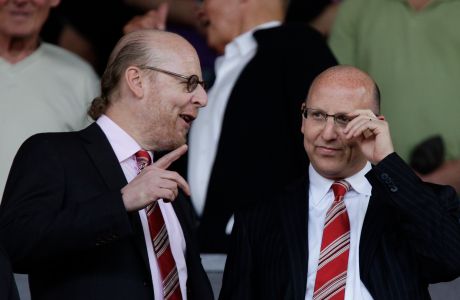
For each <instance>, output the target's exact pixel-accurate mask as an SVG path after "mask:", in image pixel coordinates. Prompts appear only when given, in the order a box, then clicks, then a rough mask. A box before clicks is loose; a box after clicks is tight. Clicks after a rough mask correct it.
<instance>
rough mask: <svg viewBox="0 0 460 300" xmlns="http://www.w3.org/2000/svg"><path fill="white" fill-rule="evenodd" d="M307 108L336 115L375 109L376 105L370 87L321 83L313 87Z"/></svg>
mask: <svg viewBox="0 0 460 300" xmlns="http://www.w3.org/2000/svg"><path fill="white" fill-rule="evenodd" d="M307 106H308V107H310V108H317V109H322V110H324V111H326V112H329V113H336V112H350V111H353V110H356V109H374V106H375V103H374V99H373V93H372V89H370V88H369V87H368V86H365V85H347V84H343V83H338V82H321V83H317V84H315V85H314V86H312V89H311V90H310V92H309V94H308V97H307Z"/></svg>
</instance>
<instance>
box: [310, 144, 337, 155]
mask: <svg viewBox="0 0 460 300" xmlns="http://www.w3.org/2000/svg"><path fill="white" fill-rule="evenodd" d="M316 149H317V151H318V152H319V153H320V154H322V155H334V154H336V153H337V152H339V151H341V148H336V147H330V146H329V147H328V146H316Z"/></svg>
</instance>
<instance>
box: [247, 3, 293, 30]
mask: <svg viewBox="0 0 460 300" xmlns="http://www.w3.org/2000/svg"><path fill="white" fill-rule="evenodd" d="M279 2H280V1H279ZM279 2H276V1H271V2H267V3H265V2H264V3H263V5H265V7H264V9H263V10H261V6H260V3H259V2H257V1H249V2H247V7H246V8H243V10H245V11H246V13H245V14H244V16H243V19H242V23H241V28H240V34H243V33H245V32H247V31H249V30H251V29H253V28H254V27H256V26H259V25H261V24H264V23H267V22H270V21H280V22H282V21H283V19H284V14H283V9H282V6H281V4H280V3H279Z"/></svg>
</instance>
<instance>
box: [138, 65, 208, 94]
mask: <svg viewBox="0 0 460 300" xmlns="http://www.w3.org/2000/svg"><path fill="white" fill-rule="evenodd" d="M139 68H141V69H148V70H153V71H157V72H160V73H163V74H166V75H169V76H173V77H177V78H181V79H184V80H185V83H186V84H187V88H186V89H187V92H188V93H192V92H193V91H194V90H196V88H197V87H198V85H201V86H202V87H203V89H204V88H205V84H204V80H200V78H199V77H198V75H196V74H192V75H190V76H185V75H182V74H179V73H175V72H171V71H168V70H164V69H160V68H157V67H152V66H146V65H142V66H139ZM192 80H196V84H195V83H194V82H192ZM194 84H195V85H194ZM192 85H194V86H192Z"/></svg>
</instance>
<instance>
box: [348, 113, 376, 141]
mask: <svg viewBox="0 0 460 300" xmlns="http://www.w3.org/2000/svg"><path fill="white" fill-rule="evenodd" d="M369 122H370V121H369V118H363V117H362V116H360V117H357V118H355V119H353V120H352V121H351V122H350V123H349V124H348V126H347V128H346V131H345V132H346V134H347V135H346V136H347V138H351V137H353V136H358V135H359V134H358V133H357V132H359V129H360V128H361V127H364V129H366V128H367V126H368V124H369Z"/></svg>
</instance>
